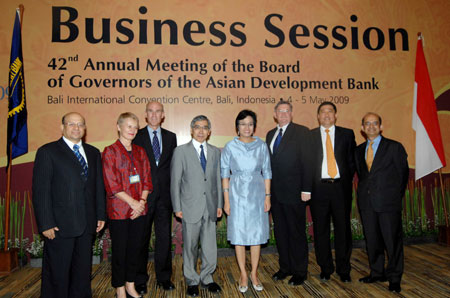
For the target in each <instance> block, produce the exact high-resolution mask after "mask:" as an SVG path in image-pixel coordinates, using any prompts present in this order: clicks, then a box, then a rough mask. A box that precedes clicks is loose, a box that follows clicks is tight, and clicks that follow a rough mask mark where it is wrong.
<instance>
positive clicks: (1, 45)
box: [0, 0, 450, 172]
mask: <svg viewBox="0 0 450 298" xmlns="http://www.w3.org/2000/svg"><path fill="white" fill-rule="evenodd" d="M21 3H22V4H24V6H25V13H24V18H23V25H22V42H23V57H24V64H23V65H24V69H25V70H26V73H27V90H26V92H27V97H28V98H27V108H28V130H29V131H28V133H29V153H28V154H26V155H24V156H22V157H20V158H17V159H16V160H15V163H23V162H30V161H33V160H34V155H35V152H36V149H37V148H38V147H39V146H41V145H42V144H44V143H47V142H49V141H52V140H55V139H57V138H58V137H60V135H61V131H60V124H61V117H62V115H63V114H65V113H67V112H69V111H78V112H80V113H81V114H82V115H84V116H85V118H86V122H87V136H86V141H88V142H90V143H92V144H94V145H96V146H97V147H99V148H100V149H103V147H104V146H106V145H109V144H111V143H112V142H113V141H114V140H115V139H116V138H117V130H116V125H115V123H116V120H117V117H118V115H119V114H120V113H122V112H125V111H130V112H134V113H136V114H137V115H138V116H139V117H140V125H141V127H142V126H144V125H145V117H144V110H145V105H146V103H147V102H149V101H153V100H156V101H160V102H161V103H163V104H164V107H165V112H166V119H165V121H164V123H163V126H164V127H165V128H167V129H169V130H172V131H174V132H176V133H177V135H178V142H179V144H182V143H184V142H187V141H188V140H189V139H190V132H189V123H190V120H191V119H192V118H193V117H194V116H196V115H198V114H205V115H207V116H208V117H209V118H210V119H211V122H212V137H211V140H210V142H211V143H213V144H215V145H217V146H219V147H222V146H223V145H224V144H225V143H226V142H227V141H228V140H230V139H231V138H232V137H233V136H234V135H235V129H234V119H235V117H236V115H237V113H238V112H239V111H240V110H242V109H244V108H247V109H252V110H254V111H255V112H256V113H257V114H258V127H257V132H256V135H258V136H260V137H265V134H266V132H267V131H268V130H269V129H271V128H273V127H274V126H275V123H274V119H273V107H274V105H275V103H276V102H277V101H278V100H280V98H283V99H285V100H289V101H291V102H292V104H293V106H294V121H296V122H298V123H301V124H304V125H306V126H308V127H310V128H313V127H315V126H317V125H318V124H317V117H316V114H317V112H316V110H317V106H318V104H320V102H322V101H324V100H329V101H333V102H334V103H336V105H337V107H338V125H341V126H344V127H348V128H352V129H354V130H355V132H356V135H357V142H358V143H360V142H362V141H363V138H362V136H361V135H360V133H359V131H360V129H361V118H362V116H363V115H364V114H365V113H366V112H368V111H373V112H377V113H379V114H380V115H381V116H382V118H383V126H384V135H385V136H387V137H390V138H393V139H396V140H399V141H400V142H402V143H403V144H404V145H405V147H406V149H407V151H408V154H409V163H410V165H411V166H412V167H414V160H415V159H414V157H415V152H414V150H415V149H414V139H415V138H414V131H413V130H412V128H411V111H412V104H413V91H414V63H415V56H416V55H415V54H416V53H415V52H416V48H415V43H416V38H417V33H418V32H422V34H423V36H424V52H425V56H426V59H427V62H428V66H429V71H430V77H431V81H432V85H433V90H434V91H435V97H436V102H437V106H438V113H439V121H440V125H441V127H442V132H443V141H444V147H446V148H448V146H447V145H448V144H449V142H450V136H449V134H448V132H447V129H446V127H449V125H450V117H449V110H450V109H449V106H450V103H449V102H450V100H449V97H450V95H449V92H450V91H449V89H450V48H449V47H448V45H449V44H450V34H449V31H448V30H449V29H448V28H450V2H449V1H448V0H436V1H388V0H380V1H356V0H354V1H350V0H349V1H325V0H323V1H312V0H307V1H293V0H291V1H269V0H258V1H256V0H250V1H238V0H230V1H204V0H196V1H175V0H164V1H163V0H155V1H110V0H108V1H106V0H98V1H87V0H77V1H53V0H46V1H42V0H21V1H18V0H9V1H2V2H1V4H0V7H1V10H0V11H1V13H2V18H1V20H0V70H3V71H2V72H0V85H1V89H0V118H1V119H4V120H3V123H5V124H6V119H7V107H8V104H7V94H8V89H7V82H8V77H7V74H8V73H7V69H8V62H9V50H10V48H11V47H10V40H11V33H12V32H11V28H12V25H13V22H14V19H13V17H14V11H15V9H16V7H18V5H19V4H21ZM1 136H2V137H1V138H0V167H1V166H4V165H6V150H5V147H6V125H2V126H1ZM449 154H450V153H449V150H448V149H447V150H446V155H447V156H446V157H447V159H450V156H449ZM446 172H448V170H447V171H446Z"/></svg>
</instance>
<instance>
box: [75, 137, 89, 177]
mask: <svg viewBox="0 0 450 298" xmlns="http://www.w3.org/2000/svg"><path fill="white" fill-rule="evenodd" d="M79 149H80V146H78V145H76V144H75V145H73V152H74V153H75V156H76V157H77V159H78V162H79V163H80V165H81V167H82V168H83V175H84V177H86V178H87V176H88V166H87V163H86V160H84V157H83V155H81V153H80V151H79Z"/></svg>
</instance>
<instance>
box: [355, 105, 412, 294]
mask: <svg viewBox="0 0 450 298" xmlns="http://www.w3.org/2000/svg"><path fill="white" fill-rule="evenodd" d="M361 129H362V131H363V132H364V133H365V134H366V137H367V142H364V143H362V144H361V145H359V146H358V147H357V148H356V151H355V159H356V169H357V172H358V178H359V182H358V207H359V212H360V214H361V220H362V224H363V228H364V236H365V238H366V247H367V256H368V258H369V266H370V275H368V276H365V277H363V278H361V279H360V280H359V281H360V282H363V283H374V282H379V281H381V282H383V281H386V280H389V291H393V292H400V291H401V288H400V281H401V279H402V274H403V240H402V238H403V232H402V214H401V211H402V198H403V195H404V194H405V189H406V185H407V183H408V175H409V167H408V159H407V158H408V155H407V154H406V151H405V148H403V146H402V144H400V143H399V142H396V141H394V140H390V139H388V138H385V137H383V136H382V135H381V131H382V130H383V126H382V125H381V117H380V116H379V115H377V114H375V113H367V114H366V115H365V116H364V117H363V119H362V126H361ZM385 250H386V252H387V260H388V262H387V266H386V269H385V268H384V262H385V258H386V257H385V253H384V251H385Z"/></svg>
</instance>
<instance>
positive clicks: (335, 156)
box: [310, 102, 356, 282]
mask: <svg viewBox="0 0 450 298" xmlns="http://www.w3.org/2000/svg"><path fill="white" fill-rule="evenodd" d="M336 115H337V109H336V106H335V105H334V104H333V103H332V102H323V103H321V104H320V105H319V107H318V109H317V119H318V121H319V124H320V126H319V127H317V128H315V129H313V130H312V131H311V138H312V148H313V150H314V151H313V152H314V154H313V167H312V169H313V171H314V176H313V189H312V194H311V202H310V207H311V215H312V219H313V229H314V248H315V254H316V259H317V264H318V265H319V266H320V269H321V273H320V279H322V280H324V281H327V280H329V279H330V276H331V274H332V273H333V272H334V269H335V267H334V264H333V256H332V253H331V243H330V222H331V219H332V220H333V226H334V248H335V259H336V273H337V274H338V275H339V278H340V280H341V281H342V282H350V281H351V278H350V269H351V266H350V256H351V253H352V231H351V227H350V212H351V204H352V181H353V176H354V173H355V163H354V150H355V145H356V143H355V134H354V133H353V130H351V129H347V128H343V127H339V126H336V125H335V123H336V119H337V118H336Z"/></svg>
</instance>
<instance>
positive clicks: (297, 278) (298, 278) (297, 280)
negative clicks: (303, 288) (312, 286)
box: [289, 274, 306, 286]
mask: <svg viewBox="0 0 450 298" xmlns="http://www.w3.org/2000/svg"><path fill="white" fill-rule="evenodd" d="M305 280H306V276H303V275H299V274H294V275H293V276H292V278H291V279H290V280H289V284H290V285H291V286H299V285H302V284H303V282H304V281H305Z"/></svg>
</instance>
